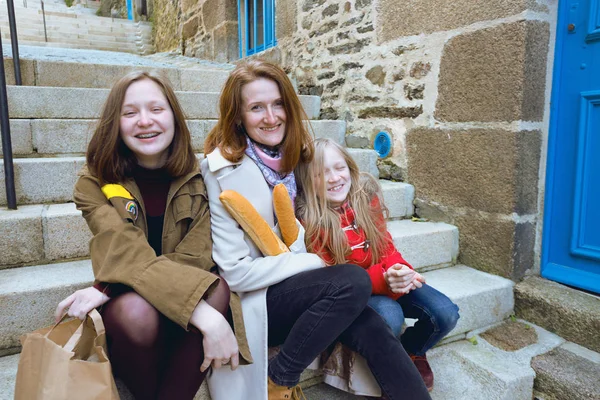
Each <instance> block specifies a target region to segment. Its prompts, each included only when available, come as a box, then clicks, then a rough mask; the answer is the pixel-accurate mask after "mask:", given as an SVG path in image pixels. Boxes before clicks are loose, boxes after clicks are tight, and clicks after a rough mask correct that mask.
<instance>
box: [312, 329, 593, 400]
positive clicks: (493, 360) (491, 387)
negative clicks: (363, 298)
mask: <svg viewBox="0 0 600 400" xmlns="http://www.w3.org/2000/svg"><path fill="white" fill-rule="evenodd" d="M518 322H519V323H522V324H523V325H524V326H525V327H527V328H528V331H529V332H532V333H534V336H535V341H534V342H532V343H530V344H527V345H525V346H524V347H521V348H519V349H517V350H514V351H507V350H503V349H502V348H498V347H496V346H495V345H493V344H491V343H490V342H488V341H486V339H485V338H484V337H485V332H483V331H485V330H487V328H486V329H484V330H480V331H481V332H478V331H476V332H470V333H469V338H470V341H467V340H461V341H458V342H453V343H449V344H442V345H441V346H437V347H435V348H434V349H432V350H430V351H429V352H428V353H427V358H428V360H429V363H430V364H431V368H432V370H433V372H434V376H435V384H434V389H433V391H432V392H431V397H432V399H433V400H467V399H468V400H531V399H532V397H533V394H534V378H535V387H536V389H537V387H538V380H539V375H540V372H539V371H538V370H536V371H535V372H534V370H533V369H532V368H531V367H530V364H531V363H532V359H533V360H534V361H533V365H534V368H535V363H536V360H537V359H539V358H541V357H546V355H547V354H552V353H553V352H554V351H555V349H562V348H563V347H567V346H568V345H569V344H568V343H566V344H563V345H562V346H561V343H563V342H564V340H563V339H562V338H560V337H558V336H556V335H553V334H552V333H550V332H547V331H545V330H544V329H542V328H540V327H537V326H535V325H532V324H529V323H527V322H526V321H518ZM502 325H504V324H502ZM502 325H501V326H500V328H501V327H502ZM495 328H498V327H495ZM495 328H492V329H495ZM509 333H511V332H508V333H507V334H509ZM481 335H484V336H481ZM511 339H517V338H514V337H507V338H506V340H507V341H509V342H510V341H511ZM474 343H476V344H474ZM558 346H560V347H558ZM548 352H550V353H548ZM546 353H547V354H546ZM594 356H596V357H599V358H600V355H598V354H597V353H594ZM588 357H589V356H588ZM575 366H576V365H574V363H565V364H564V365H562V366H561V367H560V370H565V371H567V370H569V371H570V372H569V374H568V375H567V376H569V377H570V378H571V379H572V380H573V381H574V382H577V383H579V387H580V388H581V387H582V386H583V385H582V384H581V379H579V378H580V376H577V377H576V376H573V372H574V371H573V369H572V368H573V367H575ZM587 366H588V367H591V368H592V369H591V371H588V373H587V374H584V375H586V376H585V381H584V384H587V385H589V386H591V388H592V389H595V388H597V387H598V380H597V378H596V377H597V373H598V372H597V371H598V361H597V359H596V361H592V362H589V363H588V364H587ZM592 366H593V367H592ZM556 367H558V366H556ZM590 372H591V373H590ZM536 373H537V375H538V377H537V378H536V377H535V376H536ZM593 373H595V374H596V375H592V374H593ZM590 377H592V379H590ZM588 390H589V389H588ZM538 393H539V392H537V390H536V391H535V394H538ZM556 393H557V391H552V392H549V393H547V396H545V397H544V396H539V397H536V398H538V399H540V400H541V399H546V400H550V399H555V400H567V399H569V400H573V399H581V400H583V399H586V400H587V399H598V397H594V395H593V394H592V395H591V396H592V397H580V396H578V394H579V393H581V392H573V391H571V392H567V396H566V397H554V396H555V395H556ZM583 393H586V392H583ZM587 393H588V394H589V393H590V392H589V391H588V392H587ZM305 395H306V397H307V399H309V400H313V399H315V400H316V399H328V400H359V399H362V398H363V397H359V396H354V395H351V394H348V393H345V392H342V391H340V390H337V389H334V388H332V387H330V386H327V385H325V384H319V385H316V386H314V387H312V388H310V389H308V390H306V391H305Z"/></svg>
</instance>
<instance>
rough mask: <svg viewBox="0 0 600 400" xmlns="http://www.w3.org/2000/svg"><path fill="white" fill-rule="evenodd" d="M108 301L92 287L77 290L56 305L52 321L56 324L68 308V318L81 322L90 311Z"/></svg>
mask: <svg viewBox="0 0 600 400" xmlns="http://www.w3.org/2000/svg"><path fill="white" fill-rule="evenodd" d="M109 300H110V297H108V296H107V295H105V294H104V293H102V292H101V291H99V290H98V289H96V288H95V287H93V286H92V287H89V288H85V289H81V290H78V291H76V292H75V293H73V294H72V295H70V296H69V297H67V298H66V299H64V300H63V301H61V302H60V303H58V306H57V307H56V311H55V312H54V320H55V321H56V323H58V321H60V319H61V318H62V317H63V314H64V313H65V310H66V309H67V308H68V309H69V316H70V317H77V318H79V319H80V320H82V321H83V320H84V319H85V316H86V315H87V314H88V313H89V312H90V311H92V310H93V309H94V308H96V307H100V306H101V305H103V304H104V303H106V302H107V301H109Z"/></svg>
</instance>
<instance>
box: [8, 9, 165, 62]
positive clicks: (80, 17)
mask: <svg viewBox="0 0 600 400" xmlns="http://www.w3.org/2000/svg"><path fill="white" fill-rule="evenodd" d="M26 4H27V7H25V6H24V4H23V2H21V1H19V0H17V1H15V2H14V5H15V18H16V25H17V34H18V39H19V44H24V45H33V46H44V47H59V48H73V49H95V50H106V51H119V52H126V53H133V54H151V53H153V52H154V47H153V45H152V26H151V24H150V23H149V22H134V21H128V20H126V19H113V18H105V17H98V16H96V15H93V14H89V13H82V12H76V11H82V10H81V7H79V10H77V9H76V7H70V8H69V7H66V6H65V5H64V4H58V3H44V5H45V7H44V8H45V16H46V36H47V39H48V40H47V41H46V36H45V35H44V21H43V14H42V9H41V3H40V2H39V1H28V2H26ZM0 30H1V32H2V40H3V41H4V43H10V30H9V26H8V14H7V7H6V2H5V1H1V2H0Z"/></svg>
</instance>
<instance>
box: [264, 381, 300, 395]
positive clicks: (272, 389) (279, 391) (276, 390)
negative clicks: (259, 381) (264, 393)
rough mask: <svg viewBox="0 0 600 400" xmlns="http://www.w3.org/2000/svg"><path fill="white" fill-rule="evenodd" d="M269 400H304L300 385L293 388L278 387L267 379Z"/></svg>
mask: <svg viewBox="0 0 600 400" xmlns="http://www.w3.org/2000/svg"><path fill="white" fill-rule="evenodd" d="M268 379H269V382H268V384H267V387H268V389H269V400H306V397H305V396H304V393H303V392H302V388H301V387H300V385H296V386H294V387H287V386H279V385H278V384H276V383H275V382H273V381H272V380H271V378H268Z"/></svg>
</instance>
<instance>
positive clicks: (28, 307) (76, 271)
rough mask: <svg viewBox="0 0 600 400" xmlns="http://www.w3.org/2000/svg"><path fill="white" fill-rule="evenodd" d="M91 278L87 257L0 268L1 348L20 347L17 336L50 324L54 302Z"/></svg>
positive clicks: (92, 278) (54, 306) (56, 302)
mask: <svg viewBox="0 0 600 400" xmlns="http://www.w3.org/2000/svg"><path fill="white" fill-rule="evenodd" d="M93 280H94V275H93V273H92V266H91V262H90V261H89V260H83V261H70V262H65V263H57V264H48V265H37V266H34V267H22V268H13V269H5V270H1V271H0V302H1V303H2V309H1V311H0V320H1V321H0V326H1V327H0V351H8V349H11V348H18V347H19V346H20V343H19V337H20V335H22V334H23V333H26V332H31V331H33V330H36V329H39V328H41V327H43V326H47V325H50V324H52V322H53V314H54V310H55V309H56V306H57V304H58V303H59V302H60V301H61V300H62V299H64V298H65V297H67V296H68V295H69V294H71V293H73V292H74V291H75V290H78V289H81V288H83V287H86V286H89V285H90V283H91V282H92V281H93Z"/></svg>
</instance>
